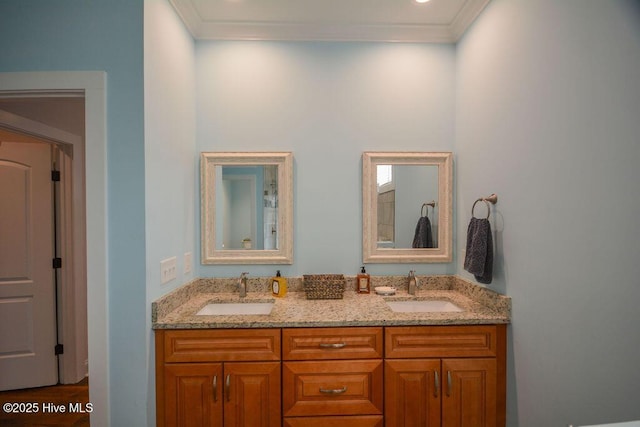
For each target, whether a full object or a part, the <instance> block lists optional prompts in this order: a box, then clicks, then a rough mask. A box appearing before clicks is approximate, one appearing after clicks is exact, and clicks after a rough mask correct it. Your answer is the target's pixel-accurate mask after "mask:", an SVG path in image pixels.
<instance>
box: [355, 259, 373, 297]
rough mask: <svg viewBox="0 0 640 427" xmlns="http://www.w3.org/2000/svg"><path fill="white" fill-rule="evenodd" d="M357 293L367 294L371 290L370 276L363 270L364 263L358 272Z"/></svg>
mask: <svg viewBox="0 0 640 427" xmlns="http://www.w3.org/2000/svg"><path fill="white" fill-rule="evenodd" d="M357 281H358V293H359V294H368V293H369V292H370V291H371V277H370V276H369V274H368V273H367V272H366V271H365V269H364V265H363V266H362V269H361V270H360V274H358V278H357Z"/></svg>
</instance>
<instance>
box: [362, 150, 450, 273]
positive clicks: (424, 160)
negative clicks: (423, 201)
mask: <svg viewBox="0 0 640 427" xmlns="http://www.w3.org/2000/svg"><path fill="white" fill-rule="evenodd" d="M378 165H426V166H437V167H438V201H437V204H438V211H439V233H438V240H437V247H436V248H429V249H427V248H424V249H413V248H407V249H395V248H379V247H378V244H377V243H378V242H377V240H378V238H377V224H378V204H377V202H378V201H377V198H378V191H377V179H376V174H377V166H378ZM452 197H453V154H452V153H449V152H438V153H436V152H365V153H363V154H362V260H363V262H364V263H448V262H451V261H452V259H453V254H452V252H453V201H452ZM416 202H417V206H420V203H419V202H420V201H416ZM417 214H418V211H417V210H416V216H417Z"/></svg>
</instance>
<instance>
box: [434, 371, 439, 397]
mask: <svg viewBox="0 0 640 427" xmlns="http://www.w3.org/2000/svg"><path fill="white" fill-rule="evenodd" d="M433 373H434V382H435V390H434V391H433V397H438V392H439V390H440V378H438V371H433Z"/></svg>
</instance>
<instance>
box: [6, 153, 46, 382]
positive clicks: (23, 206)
mask: <svg viewBox="0 0 640 427" xmlns="http://www.w3.org/2000/svg"><path fill="white" fill-rule="evenodd" d="M52 193H53V191H52V182H51V146H50V145H49V144H45V143H15V142H6V141H4V142H1V143H0V390H12V389H18V388H29V387H38V386H43V385H52V384H55V383H57V381H58V366H57V357H56V355H55V345H56V311H55V283H54V274H55V273H54V270H53V268H52V262H53V261H52V260H53V258H54V250H53V246H54V242H53V214H52V212H53V194H52Z"/></svg>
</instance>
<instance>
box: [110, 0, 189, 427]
mask: <svg viewBox="0 0 640 427" xmlns="http://www.w3.org/2000/svg"><path fill="white" fill-rule="evenodd" d="M194 53H195V47H194V42H193V38H192V37H191V35H190V33H189V32H188V31H187V30H186V28H185V26H184V25H183V23H182V21H181V20H180V18H178V16H177V15H176V13H175V11H174V9H173V7H172V6H171V5H170V4H169V2H168V1H167V0H146V1H145V2H144V67H145V70H144V88H145V98H144V99H145V119H144V121H145V200H146V230H147V233H146V246H147V254H146V255H147V256H146V266H147V276H146V282H147V300H146V306H145V308H146V318H145V321H146V342H147V345H148V355H147V361H146V363H147V365H146V372H147V375H148V386H147V399H148V406H147V407H146V410H147V412H148V425H150V426H151V425H155V418H156V417H155V369H154V368H155V364H154V363H155V352H154V339H153V333H152V330H151V302H152V301H154V300H155V299H157V298H158V297H160V296H161V295H163V294H165V293H168V292H169V291H171V290H172V289H174V288H176V287H178V286H180V285H182V284H184V283H187V282H188V281H190V280H191V279H193V278H194V277H196V276H195V271H196V270H197V264H198V262H199V259H200V257H199V253H198V252H196V248H195V240H196V238H197V231H196V230H195V228H194V227H195V217H196V215H197V213H196V199H197V198H199V194H200V193H199V190H198V189H196V187H195V186H194V182H196V181H197V179H198V178H197V177H198V174H199V168H198V154H197V150H196V146H195V121H196V116H195V68H194V66H195V56H194ZM187 252H191V254H192V270H191V272H190V273H187V272H185V269H184V267H185V259H184V257H185V253H187ZM174 256H175V257H176V258H177V278H176V279H175V280H172V281H170V282H168V283H166V284H164V285H161V284H160V261H162V260H163V259H166V258H170V257H174ZM114 425H115V424H114ZM129 425H134V424H129ZM135 425H144V422H143V421H142V420H141V421H140V422H139V423H137V424H135Z"/></svg>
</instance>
